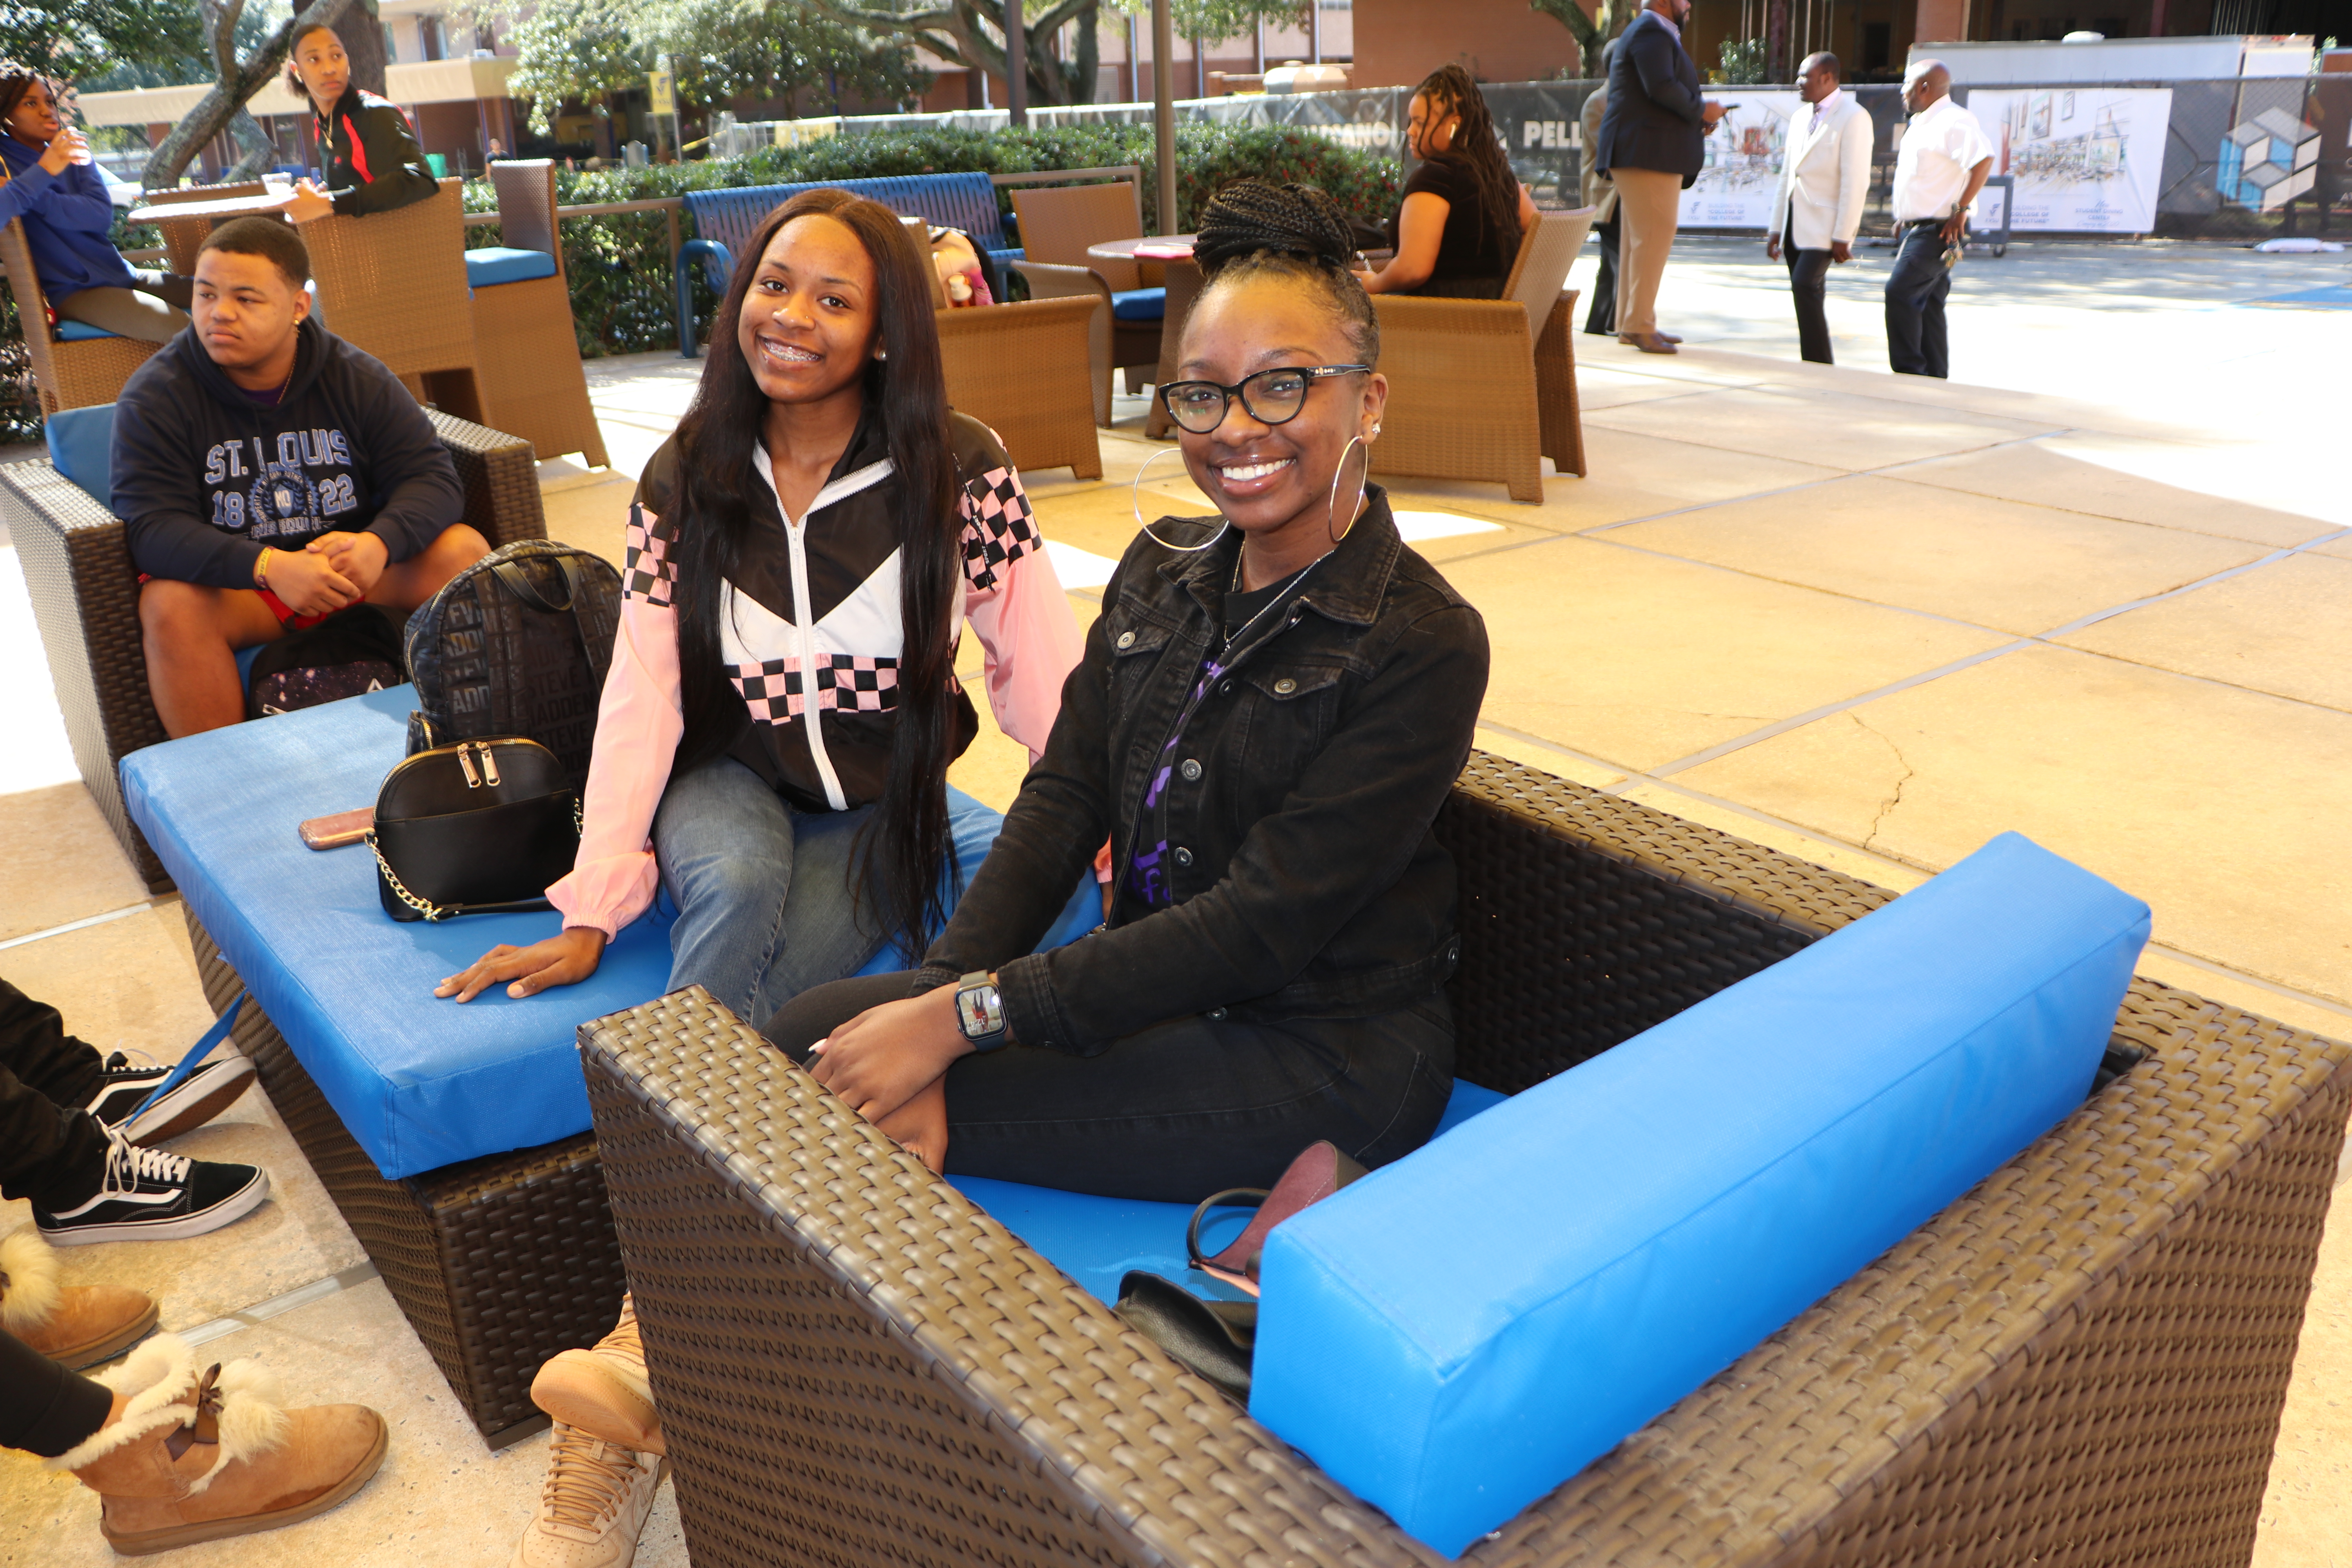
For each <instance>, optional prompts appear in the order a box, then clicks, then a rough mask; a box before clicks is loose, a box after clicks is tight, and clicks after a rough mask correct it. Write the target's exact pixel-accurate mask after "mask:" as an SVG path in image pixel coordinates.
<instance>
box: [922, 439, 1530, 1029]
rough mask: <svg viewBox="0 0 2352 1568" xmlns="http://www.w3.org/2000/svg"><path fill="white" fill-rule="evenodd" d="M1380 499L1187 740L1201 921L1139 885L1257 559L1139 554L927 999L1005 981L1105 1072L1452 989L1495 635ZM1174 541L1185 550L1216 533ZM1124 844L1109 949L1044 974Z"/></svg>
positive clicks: (1099, 947) (1026, 1019) (1138, 548)
mask: <svg viewBox="0 0 2352 1568" xmlns="http://www.w3.org/2000/svg"><path fill="white" fill-rule="evenodd" d="M1366 495H1367V498H1368V500H1369V503H1370V504H1369V505H1368V507H1367V508H1366V510H1365V511H1364V513H1363V515H1362V516H1361V517H1360V519H1359V520H1358V521H1357V523H1356V525H1355V527H1353V528H1352V529H1350V530H1349V532H1348V534H1347V537H1346V538H1345V539H1343V540H1342V541H1341V542H1340V543H1339V547H1338V548H1337V549H1336V550H1334V551H1333V552H1331V554H1330V555H1329V556H1328V557H1327V558H1326V559H1325V560H1324V561H1322V562H1321V563H1319V564H1318V565H1317V566H1316V567H1315V569H1314V571H1313V573H1312V574H1310V575H1309V576H1307V578H1306V579H1305V580H1304V583H1303V584H1302V586H1301V587H1300V589H1299V590H1298V592H1297V595H1296V596H1295V597H1294V598H1292V599H1291V600H1290V601H1289V602H1288V604H1287V606H1286V608H1285V609H1284V610H1283V611H1282V612H1281V614H1280V615H1279V616H1277V617H1276V619H1274V620H1273V621H1271V622H1269V623H1268V625H1269V626H1270V627H1271V630H1270V632H1265V633H1262V634H1261V635H1260V636H1259V637H1253V638H1251V639H1250V641H1249V644H1248V647H1249V648H1250V651H1248V652H1243V651H1241V650H1240V649H1236V656H1235V658H1234V662H1233V664H1232V667H1231V668H1230V669H1229V670H1228V671H1227V672H1226V674H1225V675H1224V676H1223V679H1221V680H1220V681H1219V682H1218V683H1217V686H1216V688H1215V689H1214V690H1213V692H1211V693H1210V695H1209V696H1208V697H1207V698H1206V700H1204V701H1203V703H1202V707H1201V709H1200V710H1199V712H1198V713H1197V714H1196V715H1195V716H1194V717H1193V719H1192V721H1191V723H1190V725H1189V726H1188V727H1187V728H1186V731H1185V736H1184V742H1183V744H1182V746H1181V748H1179V752H1178V754H1177V755H1176V756H1175V757H1173V758H1171V764H1172V765H1173V766H1174V769H1175V772H1174V773H1173V774H1172V775H1171V779H1170V781H1169V783H1168V784H1167V786H1166V787H1168V788H1169V789H1170V790H1171V792H1172V794H1171V797H1170V805H1169V827H1170V830H1171V831H1170V835H1169V837H1170V840H1171V846H1172V849H1171V863H1170V864H1169V865H1168V868H1167V869H1168V873H1169V877H1170V881H1171V891H1172V894H1173V896H1174V899H1175V900H1176V901H1175V903H1174V904H1173V906H1172V907H1168V908H1162V909H1159V910H1151V911H1149V912H1147V909H1146V906H1145V905H1144V903H1143V901H1142V900H1141V899H1140V898H1139V897H1138V896H1137V894H1136V893H1135V892H1134V890H1133V889H1131V887H1130V886H1129V878H1128V875H1127V873H1128V867H1129V857H1130V856H1131V855H1132V853H1133V851H1134V843H1133V840H1134V838H1135V837H1136V835H1135V826H1136V816H1137V815H1138V813H1139V811H1140V810H1141V808H1142V802H1143V796H1144V794H1145V791H1146V789H1147V788H1148V787H1149V785H1150V781H1151V777H1152V775H1153V774H1154V773H1156V772H1157V771H1158V769H1159V766H1160V756H1159V752H1160V748H1161V746H1162V744H1163V743H1164V742H1165V741H1166V740H1167V737H1168V733H1169V729H1170V726H1171V724H1172V723H1173V722H1174V721H1175V718H1176V715H1177V713H1178V711H1179V710H1181V707H1182V706H1183V703H1184V700H1185V699H1186V697H1187V696H1188V695H1190V693H1191V692H1192V688H1193V686H1194V684H1195V682H1196V681H1197V680H1198V679H1200V677H1201V674H1202V669H1203V668H1204V663H1205V660H1206V659H1207V658H1208V656H1209V655H1210V654H1211V653H1212V652H1213V651H1214V650H1215V649H1216V648H1217V647H1220V646H1221V645H1222V644H1223V640H1224V636H1223V604H1224V596H1225V592H1226V588H1227V585H1228V584H1231V583H1232V582H1233V578H1234V559H1235V554H1236V552H1237V551H1238V550H1239V549H1240V547H1241V535H1240V534H1239V533H1238V532H1228V533H1227V534H1226V535H1225V536H1224V537H1223V538H1222V539H1219V540H1218V541H1217V542H1216V543H1215V544H1213V545H1212V546H1211V547H1210V548H1208V549H1206V550H1201V551H1198V552H1194V553H1192V554H1181V553H1178V552H1174V551H1171V550H1168V549H1165V548H1163V547H1162V546H1160V545H1159V544H1157V543H1155V542H1153V541H1152V540H1151V538H1150V536H1149V535H1148V534H1139V535H1138V536H1137V538H1136V541H1135V542H1134V543H1133V544H1131V545H1129V547H1128V551H1127V554H1126V556H1125V558H1124V559H1122V560H1121V561H1120V562H1119V563H1118V571H1117V572H1116V573H1114V574H1112V577H1111V580H1110V584H1109V585H1108V587H1107V588H1106V589H1105V590H1104V593H1103V613H1102V615H1101V616H1100V617H1099V618H1097V620H1096V622H1095V624H1094V626H1093V628H1092V629H1091V630H1090V631H1089V632H1088V633H1087V651H1086V658H1085V659H1084V661H1083V662H1081V663H1080V664H1079V666H1078V668H1076V669H1075V670H1073V671H1071V672H1070V677H1069V679H1068V681H1067V682H1066V684H1065V685H1064V686H1063V689H1062V709H1061V714H1060V716H1059V718H1058V719H1056V721H1055V724H1054V732H1053V736H1052V738H1051V739H1050V740H1049V741H1048V742H1047V743H1046V747H1045V756H1044V758H1043V759H1042V760H1040V761H1039V762H1038V763H1037V764H1036V766H1034V768H1032V769H1031V770H1030V772H1029V776H1028V778H1027V779H1026V780H1025V781H1024V783H1023V784H1022V786H1021V796H1020V798H1019V799H1018V800H1016V801H1015V802H1014V803H1013V809H1012V811H1011V813H1010V814H1009V815H1008V816H1006V818H1005V822H1004V830H1003V834H1002V835H1001V836H1000V837H998V838H997V840H996V847H995V848H994V849H993V850H992V852H991V853H990V855H989V856H988V858H987V859H986V860H984V861H983V862H982V865H981V868H980V870H979V872H978V873H977V874H976V875H975V876H974V877H973V879H972V883H971V888H970V889H968V890H967V891H966V892H965V893H964V895H963V899H962V900H961V903H960V904H959V905H958V906H957V908H956V912H955V916H954V918H953V919H952V920H951V921H950V922H949V924H948V929H947V931H945V933H943V934H942V935H941V936H940V940H939V941H938V942H934V943H933V944H932V945H931V949H930V951H929V952H927V953H925V954H924V963H923V968H922V970H921V971H920V972H919V974H918V976H917V979H916V983H915V990H916V993H917V994H920V993H921V992H923V991H925V990H929V988H931V987H933V986H935V985H939V984H944V983H946V982H948V981H951V980H953V979H954V978H956V977H957V976H958V975H960V974H964V973H971V972H972V971H974V970H983V969H995V970H997V971H998V972H999V981H1000V984H1001V985H1002V988H1003V998H1004V1008H1005V1016H1006V1021H1007V1023H1008V1024H1009V1025H1010V1026H1011V1027H1012V1031H1013V1037H1014V1038H1015V1039H1017V1040H1019V1041H1021V1042H1023V1043H1024V1044H1026V1045H1031V1046H1039V1047H1046V1048H1048V1049H1052V1050H1060V1051H1069V1052H1074V1053H1076V1054H1078V1055H1082V1056H1091V1055H1094V1054H1096V1053H1098V1052H1100V1051H1102V1050H1105V1049H1107V1048H1108V1047H1109V1046H1110V1044H1111V1043H1112V1042H1113V1041H1114V1040H1117V1039H1118V1038H1119V1037H1121V1036H1124V1035H1129V1034H1132V1033H1134V1032H1135V1031H1137V1030H1139V1029H1142V1028H1146V1027H1148V1026H1151V1025H1153V1024H1157V1023H1160V1022H1163V1021H1165V1020H1167V1019H1170V1018H1176V1017H1183V1016H1191V1015H1193V1014H1200V1013H1208V1012H1212V1011H1213V1010H1215V1009H1218V1008H1225V1009H1228V1010H1230V1011H1231V1012H1233V1013H1234V1014H1236V1015H1238V1016H1244V1017H1255V1018H1280V1017H1365V1016H1371V1015H1373V1014H1376V1013H1383V1012H1388V1011H1390V1010H1391V1009H1394V1008H1397V1007H1402V1006H1404V1005H1408V1004H1410V1003H1412V1002H1414V1001H1417V1000H1419V999H1420V998H1422V997H1423V996H1426V995H1428V994H1430V993H1431V992H1432V991H1434V990H1435V989H1437V988H1438V986H1440V985H1441V984H1444V981H1445V979H1446V977H1447V976H1448V975H1449V974H1450V973H1452V972H1453V968H1454V959H1455V956H1456V954H1457V952H1458V950H1459V943H1458V942H1457V940H1456V938H1455V936H1454V862H1453V859H1452V858H1451V857H1449V856H1448V855H1447V854H1446V852H1445V851H1444V849H1442V848H1440V847H1438V844H1437V840H1436V837H1435V836H1434V835H1433V833H1432V831H1431V824H1432V823H1433V821H1434V820H1435V819H1436V816H1437V811H1438V807H1439V806H1440V805H1443V804H1444V801H1445V796H1446V792H1447V790H1449V789H1450V788H1451V787H1452V786H1453V784H1454V778H1455V777H1456V775H1458V774H1459V773H1461V771H1462V764H1463V763H1464V761H1465V759H1466V757H1467V756H1468V754H1469V750H1470V736H1471V731H1472V730H1473V729H1474V728H1475V724H1476V722H1477V718H1478V705H1479V702H1480V700H1481V699H1483V698H1484V696H1485V695H1486V662H1487V654H1486V623H1485V622H1484V621H1483V620H1482V619H1480V617H1479V615H1478V612H1477V611H1476V610H1475V609H1472V608H1471V607H1470V606H1469V605H1467V604H1465V602H1464V601H1463V599H1462V597H1461V595H1457V594H1456V593H1454V590H1453V588H1452V587H1450V586H1449V585H1448V584H1446V582H1445V579H1444V578H1443V577H1441V576H1439V575H1438V574H1437V572H1436V570H1435V569H1434V568H1433V567H1432V566H1431V565H1430V564H1429V563H1427V562H1425V561H1423V559H1422V558H1421V557H1420V556H1419V555H1417V554H1415V553H1414V552H1412V551H1411V550H1409V549H1407V548H1406V547H1405V545H1404V542H1403V541H1402V540H1401V539H1400V538H1398V536H1397V531H1396V523H1395V521H1394V520H1393V519H1392V518H1391V516H1390V514H1389V507H1388V500H1387V498H1386V496H1385V495H1384V494H1383V493H1382V492H1381V489H1380V487H1379V486H1377V485H1375V486H1372V487H1370V489H1368V490H1367V491H1366ZM1154 527H1155V528H1156V529H1157V531H1159V532H1160V534H1161V535H1162V536H1163V537H1165V538H1167V539H1169V540H1170V541H1171V542H1174V543H1177V544H1180V545H1181V544H1192V543H1197V542H1200V541H1202V540H1204V539H1207V538H1209V537H1211V536H1212V535H1213V533H1214V532H1215V531H1216V527H1217V524H1216V522H1215V521H1214V520H1211V521H1207V522H1200V521H1161V522H1160V523H1157V524H1155V525H1154ZM1196 763H1197V764H1198V765H1197V766H1195V765H1194V764H1196ZM1106 836H1108V837H1109V838H1110V840H1111V853H1112V858H1113V860H1114V870H1115V872H1116V878H1117V879H1116V882H1115V884H1114V885H1115V886H1116V887H1117V888H1118V889H1119V891H1118V897H1117V899H1116V900H1115V901H1114V903H1113V906H1112V910H1111V918H1110V921H1109V922H1108V929H1107V930H1104V931H1097V932H1095V933H1094V934H1092V935H1090V936H1087V937H1084V938H1081V939H1080V940H1079V941H1077V942H1072V943H1070V944H1069V945H1068V946H1066V947H1062V948H1057V949H1055V950H1054V951H1053V952H1044V953H1034V954H1033V953H1031V952H1030V950H1031V949H1032V948H1034V946H1035V945H1036V944H1037V942H1039V941H1040V940H1041V939H1042V938H1043V937H1044V936H1045V932H1046V931H1047V930H1048V929H1049V928H1050V927H1051V925H1052V922H1053V921H1054V919H1055V916H1056V915H1058V914H1059V913H1060V911H1061V910H1062V907H1063V905H1064V904H1065V902H1066V900H1068V898H1069V890H1070V889H1071V887H1072V886H1073V885H1074V884H1076V881H1077V880H1078V879H1079V877H1080V876H1081V875H1082V874H1083V873H1084V872H1085V870H1086V869H1087V867H1088V865H1089V864H1090V863H1091V862H1092V861H1093V859H1094V857H1095V852H1096V851H1097V849H1098V848H1099V847H1101V845H1102V842H1103V839H1104V837H1106ZM1154 842H1155V843H1156V842H1157V837H1156V835H1155V836H1154Z"/></svg>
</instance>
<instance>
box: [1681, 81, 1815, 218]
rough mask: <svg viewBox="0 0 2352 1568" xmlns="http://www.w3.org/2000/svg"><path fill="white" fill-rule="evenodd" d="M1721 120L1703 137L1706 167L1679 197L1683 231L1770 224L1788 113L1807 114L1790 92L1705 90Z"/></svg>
mask: <svg viewBox="0 0 2352 1568" xmlns="http://www.w3.org/2000/svg"><path fill="white" fill-rule="evenodd" d="M1706 97H1708V98H1710V99H1712V100H1715V101H1716V102H1717V103H1720V104H1722V105H1723V119H1722V121H1720V122H1719V123H1717V126H1716V128H1715V133H1714V134H1713V135H1711V136H1709V137H1708V138H1707V139H1706V167H1705V168H1702V169H1701V170H1699V172H1698V182H1697V184H1694V185H1692V186H1691V188H1690V189H1688V190H1686V191H1685V192H1684V193H1683V205H1682V226H1683V227H1685V228H1752V229H1756V230H1758V231H1759V232H1760V231H1761V230H1763V229H1765V228H1768V227H1769V226H1770V225H1771V222H1772V194H1773V193H1774V192H1775V191H1777V190H1779V189H1780V153H1781V149H1782V148H1783V147H1785V146H1786V145H1787V143H1788V140H1789V121H1790V116H1792V115H1796V114H1800V113H1805V114H1810V113H1811V112H1812V111H1811V110H1810V109H1808V108H1807V107H1806V105H1805V100H1802V99H1801V98H1799V97H1798V96H1797V95H1796V94H1795V93H1793V92H1785V91H1783V92H1769V91H1767V92H1756V91H1744V90H1738V89H1732V90H1725V89H1716V88H1710V89H1707V90H1706Z"/></svg>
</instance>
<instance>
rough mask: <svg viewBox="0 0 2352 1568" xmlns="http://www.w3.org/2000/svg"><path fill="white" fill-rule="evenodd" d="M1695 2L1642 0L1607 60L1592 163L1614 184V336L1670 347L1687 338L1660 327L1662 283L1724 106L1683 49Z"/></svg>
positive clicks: (1651, 349) (1643, 345)
mask: <svg viewBox="0 0 2352 1568" xmlns="http://www.w3.org/2000/svg"><path fill="white" fill-rule="evenodd" d="M1690 14H1691V0H1642V14H1641V15H1640V16H1636V17H1634V18H1633V25H1632V26H1629V27H1627V28H1626V29H1625V31H1624V34H1623V35H1622V37H1619V38H1618V40H1617V56H1616V58H1614V59H1613V60H1612V61H1611V62H1610V65H1609V108H1608V111H1607V112H1606V113H1605V114H1603V115H1602V116H1601V138H1600V142H1601V144H1600V146H1599V147H1598V148H1596V149H1595V157H1594V164H1595V166H1596V167H1597V168H1598V169H1600V171H1601V173H1603V174H1607V175H1608V176H1609V177H1610V179H1611V181H1612V182H1613V183H1614V184H1615V185H1616V188H1617V222H1618V226H1619V234H1620V236H1621V237H1620V239H1619V247H1620V248H1619V254H1618V258H1617V340H1618V342H1625V343H1631V344H1633V346H1634V347H1635V348H1637V349H1640V350H1641V351H1642V352H1643V353H1653V354H1670V353H1674V352H1675V343H1676V342H1680V341H1681V340H1679V339H1677V338H1673V337H1670V336H1668V335H1666V334H1664V333H1663V332H1661V331H1658V283H1659V280H1660V279H1663V278H1664V276H1665V271H1666V254H1667V252H1668V251H1670V250H1672V249H1673V248H1674V243H1675V219H1676V216H1678V214H1679V212H1680V209H1681V206H1682V194H1683V192H1684V191H1685V190H1687V189H1688V188H1689V187H1690V185H1691V184H1693V182H1695V181H1696V180H1697V178H1698V172H1699V168H1700V166H1701V165H1702V164H1703V163H1705V162H1706V153H1705V151H1704V139H1705V138H1706V134H1707V133H1708V132H1711V131H1713V130H1714V129H1715V124H1716V121H1718V120H1720V119H1722V118H1723V105H1721V104H1719V103H1715V102H1710V101H1706V100H1702V99H1701V98H1700V97H1699V91H1698V68H1697V67H1696V66H1695V65H1693V64H1692V63H1691V58H1690V55H1689V54H1688V53H1687V52H1686V51H1685V49H1684V48H1683V35H1682V29H1683V25H1684V24H1685V23H1686V22H1688V21H1689V20H1690Z"/></svg>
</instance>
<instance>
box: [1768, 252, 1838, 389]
mask: <svg viewBox="0 0 2352 1568" xmlns="http://www.w3.org/2000/svg"><path fill="white" fill-rule="evenodd" d="M1796 232H1797V231H1796V226H1795V225H1794V224H1793V223H1792V222H1788V221H1784V222H1782V224H1781V225H1780V254H1781V255H1782V256H1783V257H1785V258H1787V259H1788V263H1789V297H1790V299H1791V300H1794V301H1795V302H1796V306H1797V353H1799V354H1801V356H1803V358H1804V359H1805V361H1806V363H1810V364H1834V363H1837V362H1836V361H1834V360H1832V358H1831V357H1830V317H1829V310H1828V306H1827V304H1826V301H1827V300H1828V299H1829V291H1830V288H1829V285H1830V253H1829V252H1828V251H1826V250H1799V249H1798V248H1797V247H1796V245H1795V244H1794V242H1793V241H1792V240H1791V239H1790V236H1791V235H1793V234H1795V233H1796Z"/></svg>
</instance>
